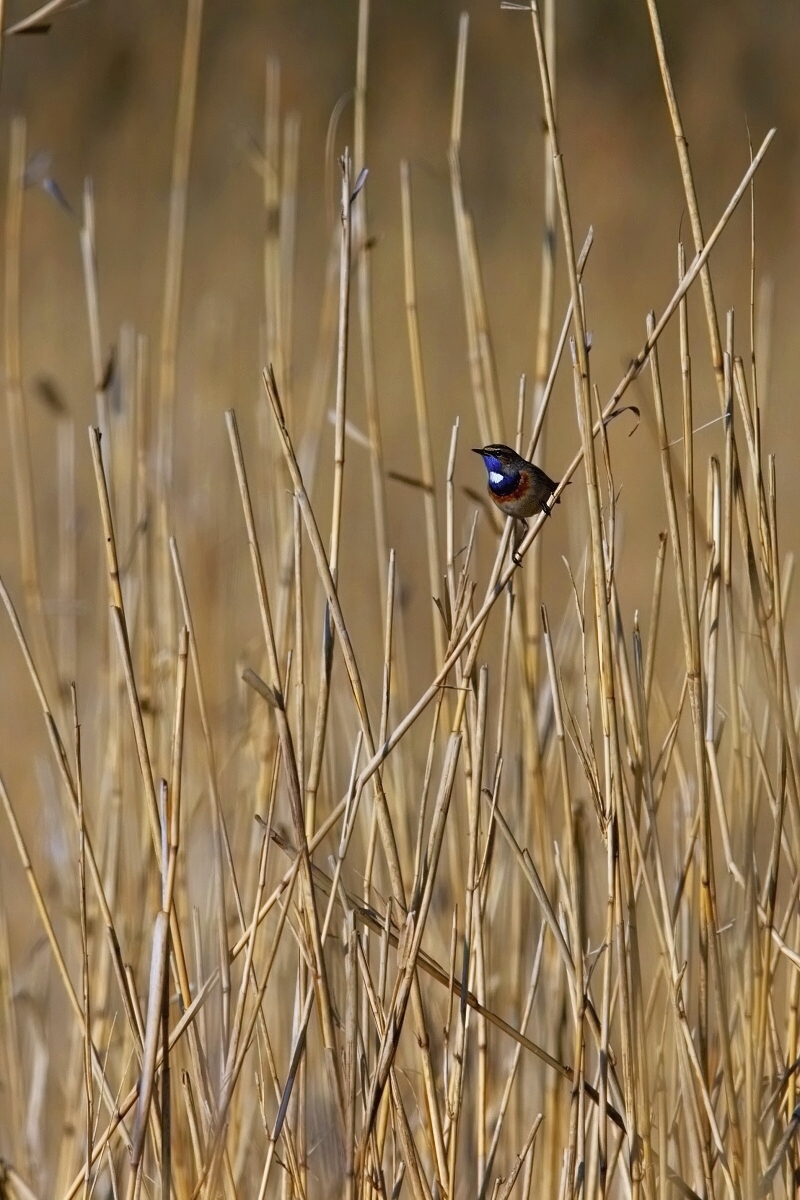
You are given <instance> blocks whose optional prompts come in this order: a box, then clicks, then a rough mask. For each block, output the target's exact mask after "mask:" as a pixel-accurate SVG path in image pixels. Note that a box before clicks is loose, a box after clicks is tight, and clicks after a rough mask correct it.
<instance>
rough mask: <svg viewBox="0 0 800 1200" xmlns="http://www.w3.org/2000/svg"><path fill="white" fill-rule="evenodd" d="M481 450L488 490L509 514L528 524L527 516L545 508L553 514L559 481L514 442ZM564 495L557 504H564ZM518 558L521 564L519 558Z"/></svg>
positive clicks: (546, 511) (547, 512) (503, 510)
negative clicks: (516, 448) (550, 502)
mask: <svg viewBox="0 0 800 1200" xmlns="http://www.w3.org/2000/svg"><path fill="white" fill-rule="evenodd" d="M474 453H475V454H480V456H481V458H482V459H483V464H484V466H485V467H486V470H487V471H488V473H489V486H488V492H489V495H490V496H491V498H492V500H494V502H495V504H496V505H497V507H498V508H499V509H500V511H501V512H502V513H505V515H506V516H507V517H516V518H517V520H518V521H521V522H522V524H523V526H524V528H525V529H527V528H528V523H527V521H526V519H525V518H526V517H532V516H534V514H535V513H538V512H543V513H544V514H545V516H548V517H549V516H550V511H551V506H550V504H549V500H550V497H551V496H552V495H553V492H554V491H555V490H556V488H557V487H558V483H557V482H556V481H555V480H553V479H551V478H550V476H549V475H545V473H544V471H543V470H542V469H541V467H537V466H536V465H535V464H534V463H531V462H528V460H527V458H523V457H522V455H521V454H517V452H516V450H512V449H511V447H510V446H484V447H483V449H482V450H475V451H474ZM560 503H561V501H560V499H558V500H556V504H560ZM514 561H515V562H516V563H517V565H519V562H518V560H517V558H516V557H515V558H514Z"/></svg>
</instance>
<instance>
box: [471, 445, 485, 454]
mask: <svg viewBox="0 0 800 1200" xmlns="http://www.w3.org/2000/svg"><path fill="white" fill-rule="evenodd" d="M472 453H473V454H483V451H482V450H478V449H477V447H475V446H473V447H472Z"/></svg>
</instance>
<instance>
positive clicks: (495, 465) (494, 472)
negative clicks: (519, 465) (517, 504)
mask: <svg viewBox="0 0 800 1200" xmlns="http://www.w3.org/2000/svg"><path fill="white" fill-rule="evenodd" d="M484 462H485V463H486V469H487V471H488V472H489V488H490V490H491V491H492V493H493V495H495V496H508V495H509V493H510V492H514V491H516V489H517V488H518V487H519V471H509V469H508V467H504V466H503V464H502V463H501V462H500V459H499V458H495V456H494V455H493V454H487V455H486V457H485V458H484Z"/></svg>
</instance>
